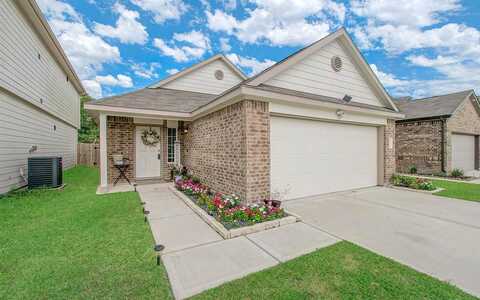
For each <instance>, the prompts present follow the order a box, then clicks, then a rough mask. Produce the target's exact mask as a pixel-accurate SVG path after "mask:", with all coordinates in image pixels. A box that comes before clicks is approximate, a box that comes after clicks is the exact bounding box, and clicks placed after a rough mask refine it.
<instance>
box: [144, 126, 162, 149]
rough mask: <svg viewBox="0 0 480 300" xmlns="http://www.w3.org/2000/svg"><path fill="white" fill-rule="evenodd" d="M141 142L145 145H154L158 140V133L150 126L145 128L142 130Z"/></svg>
mask: <svg viewBox="0 0 480 300" xmlns="http://www.w3.org/2000/svg"><path fill="white" fill-rule="evenodd" d="M142 142H143V144H144V145H146V146H155V145H156V144H158V143H159V142H160V135H159V134H158V132H156V131H155V130H153V129H152V128H149V129H145V130H144V131H143V132H142Z"/></svg>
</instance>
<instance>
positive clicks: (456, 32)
mask: <svg viewBox="0 0 480 300" xmlns="http://www.w3.org/2000/svg"><path fill="white" fill-rule="evenodd" d="M37 2H38V3H39V5H40V7H41V9H42V11H43V12H44V14H45V15H46V17H47V19H48V21H49V23H50V25H51V27H52V29H53V31H54V32H55V34H56V35H57V38H58V39H59V41H60V43H61V44H62V47H63V48H64V50H65V52H66V53H67V55H68V57H69V58H70V60H71V62H72V64H73V65H74V67H75V70H76V71H77V73H78V75H79V77H80V78H81V80H82V82H83V84H84V86H85V88H86V89H87V91H88V92H89V94H90V95H91V96H93V97H96V98H100V97H106V96H110V95H115V94H120V93H125V92H128V91H131V90H135V89H138V88H141V87H144V86H147V85H149V84H151V83H153V82H156V81H159V80H161V79H162V78H164V77H166V76H169V75H170V74H173V73H174V72H177V71H178V70H181V69H183V68H185V67H188V66H190V65H192V64H195V63H197V62H199V61H201V60H203V59H205V58H208V57H210V56H212V55H214V54H216V53H224V54H225V55H227V57H228V58H229V59H230V60H231V61H232V62H233V63H235V64H236V65H237V66H238V67H240V68H241V69H242V70H243V71H244V72H245V73H246V74H247V75H252V74H255V73H257V72H259V71H261V70H262V69H264V68H266V67H268V66H270V65H271V64H273V63H274V62H276V61H279V60H281V59H282V58H284V57H285V56H287V55H289V54H291V53H292V52H294V51H296V50H298V49H300V48H302V47H304V46H306V45H308V44H310V43H311V42H313V41H316V40H318V39H320V38H322V37H324V36H325V35H327V34H328V33H330V32H333V31H335V30H336V29H338V28H339V27H342V26H343V27H345V28H346V29H347V31H348V32H349V33H350V34H351V35H352V38H353V39H354V41H355V43H356V44H357V46H358V47H359V48H360V49H361V51H362V53H363V55H364V56H365V58H366V59H367V62H368V63H369V64H370V65H371V66H372V69H373V70H374V71H375V72H376V73H377V75H378V77H379V78H380V80H381V81H382V83H383V84H384V85H385V87H386V88H387V90H388V91H389V92H390V93H391V94H392V95H394V96H403V95H409V96H413V97H424V96H430V95H435V94H442V93H448V92H453V91H458V90H465V89H476V91H477V93H478V92H480V5H479V3H478V0H465V1H460V0H395V1H393V0H392V1H389V0H385V1H380V0H352V1H334V0H296V1H288V0H252V1H249V0H219V1H206V0H203V1H202V0H200V1H181V0H120V1H119V0H62V1H60V0H37Z"/></svg>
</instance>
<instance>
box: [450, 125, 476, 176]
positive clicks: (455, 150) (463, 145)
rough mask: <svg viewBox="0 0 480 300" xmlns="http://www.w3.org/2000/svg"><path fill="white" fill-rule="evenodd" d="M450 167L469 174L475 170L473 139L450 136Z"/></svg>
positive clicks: (456, 135)
mask: <svg viewBox="0 0 480 300" xmlns="http://www.w3.org/2000/svg"><path fill="white" fill-rule="evenodd" d="M452 166H453V168H454V169H461V170H463V171H465V172H469V171H472V170H474V169H475V137H474V136H472V135H462V134H452Z"/></svg>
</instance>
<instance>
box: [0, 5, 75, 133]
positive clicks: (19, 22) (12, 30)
mask: <svg viewBox="0 0 480 300" xmlns="http://www.w3.org/2000/svg"><path fill="white" fill-rule="evenodd" d="M0 41H1V43H0V87H2V88H4V89H6V90H8V91H10V92H12V93H13V94H16V95H18V96H20V97H21V98H23V99H24V100H26V101H28V102H30V103H32V104H33V105H35V106H38V107H39V108H41V109H42V110H45V111H46V112H49V113H50V114H52V115H54V116H56V117H57V118H60V119H62V120H64V121H65V122H67V123H69V124H71V125H73V126H76V127H78V125H79V122H80V110H79V103H80V99H79V98H80V97H79V95H78V93H77V91H76V90H75V88H74V86H73V85H72V83H71V82H70V81H67V76H66V74H65V72H64V71H63V70H62V69H61V67H60V66H59V64H58V63H57V62H56V60H55V59H54V58H53V56H52V55H51V54H50V52H49V51H48V50H47V48H46V47H45V45H44V44H43V42H42V40H41V39H40V37H39V35H38V34H37V33H36V32H35V31H34V30H33V29H32V27H31V25H30V23H29V22H28V21H27V19H26V18H25V17H24V16H23V14H22V12H21V11H20V10H19V9H18V7H17V6H16V5H15V4H14V2H13V1H8V0H2V1H0ZM39 56H40V58H39ZM40 99H41V100H40Z"/></svg>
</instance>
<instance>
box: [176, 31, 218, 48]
mask: <svg viewBox="0 0 480 300" xmlns="http://www.w3.org/2000/svg"><path fill="white" fill-rule="evenodd" d="M173 39H175V40H176V41H179V42H187V43H190V44H192V45H194V46H195V47H197V48H202V49H210V39H209V38H208V37H207V36H205V35H204V34H203V33H201V32H200V31H195V30H193V31H191V32H187V33H175V34H174V35H173Z"/></svg>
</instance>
